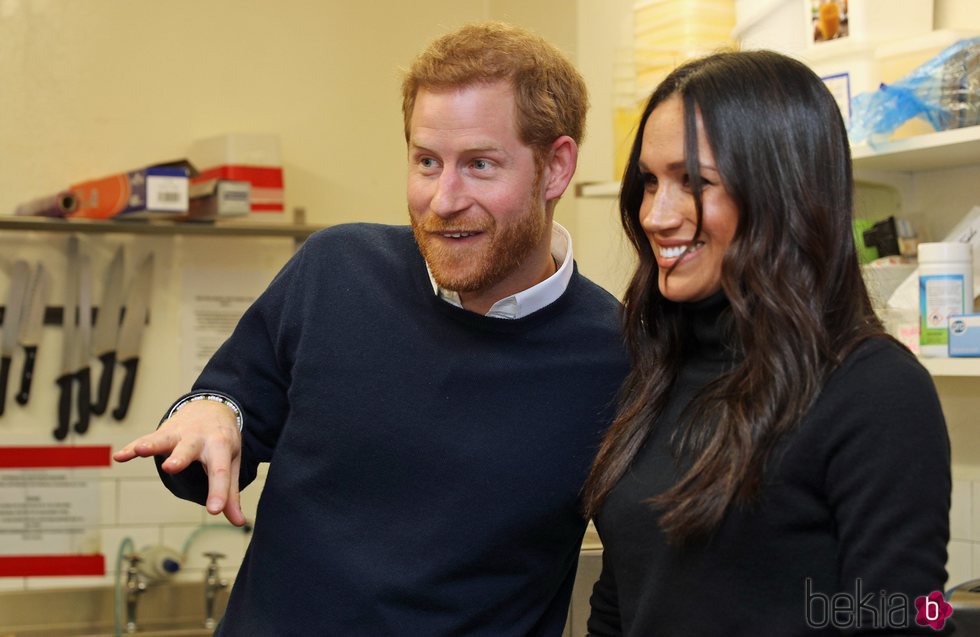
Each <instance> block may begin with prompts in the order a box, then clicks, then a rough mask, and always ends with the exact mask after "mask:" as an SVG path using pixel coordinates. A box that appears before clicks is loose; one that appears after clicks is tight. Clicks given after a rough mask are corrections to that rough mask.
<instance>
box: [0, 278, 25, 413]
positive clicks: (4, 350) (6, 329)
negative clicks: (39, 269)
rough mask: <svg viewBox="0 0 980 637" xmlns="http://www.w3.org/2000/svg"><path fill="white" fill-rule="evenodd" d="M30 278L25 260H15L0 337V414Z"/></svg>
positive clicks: (5, 403)
mask: <svg viewBox="0 0 980 637" xmlns="http://www.w3.org/2000/svg"><path fill="white" fill-rule="evenodd" d="M30 278H31V268H30V266H28V265H27V261H24V260H17V261H15V262H14V265H13V268H12V269H11V271H10V289H9V290H8V292H7V307H6V309H5V310H4V312H3V338H2V339H0V416H2V415H3V412H4V410H5V408H6V406H7V375H8V374H9V373H10V359H11V358H12V357H13V354H14V350H16V349H17V337H18V336H19V335H20V316H21V312H22V309H23V307H24V297H25V296H26V294H27V285H28V282H29V280H30Z"/></svg>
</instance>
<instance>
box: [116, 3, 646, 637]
mask: <svg viewBox="0 0 980 637" xmlns="http://www.w3.org/2000/svg"><path fill="white" fill-rule="evenodd" d="M587 102H588V99H587V95H586V90H585V85H584V83H583V81H582V79H581V77H580V75H579V74H578V73H577V72H576V71H575V69H574V68H573V67H572V65H571V64H570V63H569V62H568V60H567V59H566V58H565V57H564V56H563V55H562V54H561V53H560V52H559V51H557V50H556V49H555V48H554V47H553V46H551V45H549V44H548V43H546V42H545V41H544V40H542V39H541V38H539V37H537V36H535V35H533V34H531V33H528V32H526V31H524V30H521V29H517V28H514V27H511V26H507V25H503V24H499V23H486V24H479V25H471V26H467V27H464V28H462V29H459V30H457V31H455V32H453V33H450V34H448V35H446V36H443V37H442V38H440V39H438V40H436V41H435V42H434V43H433V44H431V45H430V46H429V48H428V49H426V51H424V52H423V53H422V54H421V55H420V56H419V58H417V59H416V60H415V62H414V63H413V65H412V67H411V68H410V70H409V71H408V74H407V76H406V78H405V81H404V84H403V112H404V117H405V135H406V140H407V143H408V208H409V215H410V218H411V222H412V225H411V229H409V228H407V227H393V226H380V225H369V224H350V225H345V226H338V227H334V228H330V229H327V230H324V231H321V232H319V233H317V234H316V235H314V236H312V237H310V239H308V240H307V241H306V243H305V244H304V246H303V247H302V248H301V249H300V250H299V251H298V252H297V254H296V255H295V257H294V258H293V259H291V260H290V262H289V263H288V264H287V265H286V266H285V267H284V268H283V270H282V272H280V273H279V275H278V276H277V277H276V278H275V280H273V282H272V283H271V284H270V286H269V288H268V289H267V290H266V291H265V292H264V293H263V295H262V296H261V297H260V298H259V299H258V300H257V301H256V302H255V304H254V305H253V306H252V307H251V308H250V309H249V310H248V311H247V312H246V313H245V315H244V316H243V317H242V320H241V321H240V323H239V325H238V327H237V328H236V329H235V332H234V334H233V335H232V336H231V337H230V339H229V340H228V342H227V343H225V345H223V346H222V347H221V349H220V350H219V351H218V352H217V353H216V354H215V355H214V357H213V359H212V360H211V361H210V362H209V364H208V366H207V367H206V368H205V370H204V372H203V373H202V374H201V376H200V378H199V379H198V380H197V382H196V383H195V386H194V388H193V390H192V392H191V393H190V394H188V395H186V396H184V397H182V398H181V399H179V400H178V401H177V402H176V403H175V404H174V406H172V407H171V408H170V410H169V411H168V412H167V417H166V418H165V420H164V422H163V423H162V424H161V425H160V427H159V428H158V429H157V431H156V432H154V433H151V434H149V435H146V436H143V437H142V438H139V439H138V440H135V441H133V442H132V443H130V444H129V445H127V446H125V447H123V448H122V449H121V450H120V451H118V452H117V453H116V454H115V458H116V460H117V461H120V462H125V461H127V460H130V459H132V458H135V457H137V456H155V457H156V461H157V463H158V467H159V468H160V475H161V477H162V478H163V480H164V482H165V484H166V485H167V487H168V488H169V489H170V490H171V491H172V492H173V493H175V494H176V495H178V496H180V497H183V498H186V499H190V500H193V501H196V502H199V503H201V504H205V505H206V506H207V510H208V511H209V512H210V513H212V514H217V513H220V512H224V514H225V516H226V517H227V518H228V520H230V521H231V522H232V523H234V524H237V525H241V524H244V523H245V519H244V516H243V515H242V511H241V507H240V504H239V489H240V488H244V487H245V486H246V485H248V484H249V483H250V482H251V481H252V480H253V479H254V478H255V475H256V470H257V466H258V464H259V463H260V462H271V464H270V468H269V473H268V476H267V479H266V483H265V487H264V489H263V493H262V497H261V499H260V501H259V507H258V513H257V520H256V522H255V525H254V534H253V536H252V540H251V543H250V546H249V549H248V552H247V554H246V556H245V559H244V561H243V563H242V566H241V569H240V571H239V573H238V577H237V579H236V582H235V585H234V587H233V589H232V592H231V596H230V599H229V603H228V608H227V611H226V613H225V616H224V618H223V620H222V622H221V624H220V625H219V627H218V630H217V632H216V633H215V634H217V635H236V636H237V635H263V636H265V635H345V636H348V635H371V636H373V635H411V636H417V635H426V636H437V635H488V636H489V635H493V636H494V637H500V636H509V635H513V636H514V637H517V636H521V637H523V636H526V635H555V636H558V635H561V633H562V629H563V627H564V624H565V618H566V615H567V608H568V601H569V596H570V594H571V589H572V583H573V580H574V574H575V567H576V562H577V557H578V550H579V544H580V542H581V539H582V534H583V532H584V529H585V519H584V518H583V517H582V515H581V512H580V501H579V492H580V490H581V487H582V484H583V481H584V478H585V476H586V474H587V473H588V469H589V466H590V463H591V460H592V457H593V455H594V453H595V450H596V448H597V445H598V442H599V439H600V437H601V434H602V433H603V431H604V429H605V428H606V426H607V425H608V423H609V422H610V420H611V418H612V415H613V414H612V409H613V404H614V396H615V394H616V391H617V389H618V387H619V385H620V383H621V381H622V379H623V377H624V375H625V372H626V368H627V360H626V356H625V353H624V348H623V346H622V342H621V338H620V335H619V304H618V302H617V301H616V300H615V299H614V298H612V297H611V296H610V295H609V294H608V293H606V292H605V291H603V290H601V289H600V288H599V287H597V286H596V285H595V284H593V283H591V282H589V281H588V280H587V279H585V278H584V277H582V276H581V275H580V274H579V273H578V271H577V269H576V266H575V263H574V261H573V259H572V244H571V238H570V237H569V235H568V233H567V232H566V231H565V230H564V229H563V228H561V227H560V226H558V225H557V224H555V223H554V222H553V215H554V208H555V204H556V203H557V201H558V199H559V197H561V195H562V194H563V193H564V192H565V189H566V188H567V187H568V185H569V183H570V181H571V178H572V175H573V173H574V171H575V166H576V161H577V153H578V145H579V143H580V142H581V139H582V134H583V129H584V124H585V113H586V109H587Z"/></svg>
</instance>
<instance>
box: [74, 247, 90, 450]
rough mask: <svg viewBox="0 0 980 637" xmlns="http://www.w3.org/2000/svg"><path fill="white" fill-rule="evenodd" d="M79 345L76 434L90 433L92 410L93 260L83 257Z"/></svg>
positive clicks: (77, 348)
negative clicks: (90, 356)
mask: <svg viewBox="0 0 980 637" xmlns="http://www.w3.org/2000/svg"><path fill="white" fill-rule="evenodd" d="M78 279H79V281H78V343H77V345H76V347H75V352H76V355H77V359H76V364H75V369H77V370H78V371H77V372H76V374H75V378H76V379H77V380H78V396H77V397H76V398H77V404H78V421H77V422H76V423H75V432H76V433H79V434H83V433H85V432H86V431H88V426H89V421H90V415H89V412H90V410H91V408H92V372H91V368H89V365H88V361H89V354H90V353H91V349H92V260H91V259H90V258H89V256H88V255H82V257H81V259H80V260H79V268H78Z"/></svg>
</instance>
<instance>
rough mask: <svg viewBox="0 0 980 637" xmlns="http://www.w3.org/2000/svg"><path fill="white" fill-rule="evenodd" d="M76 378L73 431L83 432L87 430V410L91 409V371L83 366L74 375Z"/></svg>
mask: <svg viewBox="0 0 980 637" xmlns="http://www.w3.org/2000/svg"><path fill="white" fill-rule="evenodd" d="M76 378H77V379H78V422H76V423H75V433H80V434H83V433H85V432H86V431H88V425H89V420H90V416H89V412H90V411H91V409H92V372H91V370H90V369H89V368H88V367H83V368H82V369H81V371H79V372H78V374H77V375H76Z"/></svg>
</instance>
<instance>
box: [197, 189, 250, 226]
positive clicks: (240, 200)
mask: <svg viewBox="0 0 980 637" xmlns="http://www.w3.org/2000/svg"><path fill="white" fill-rule="evenodd" d="M251 192H252V185H251V184H250V183H249V182H247V181H228V180H225V179H207V180H205V181H195V182H192V183H191V185H190V191H189V195H190V205H189V207H188V210H187V217H186V218H187V219H190V220H206V219H225V218H229V217H230V218H234V217H244V216H247V215H248V213H249V211H250V201H251Z"/></svg>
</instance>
